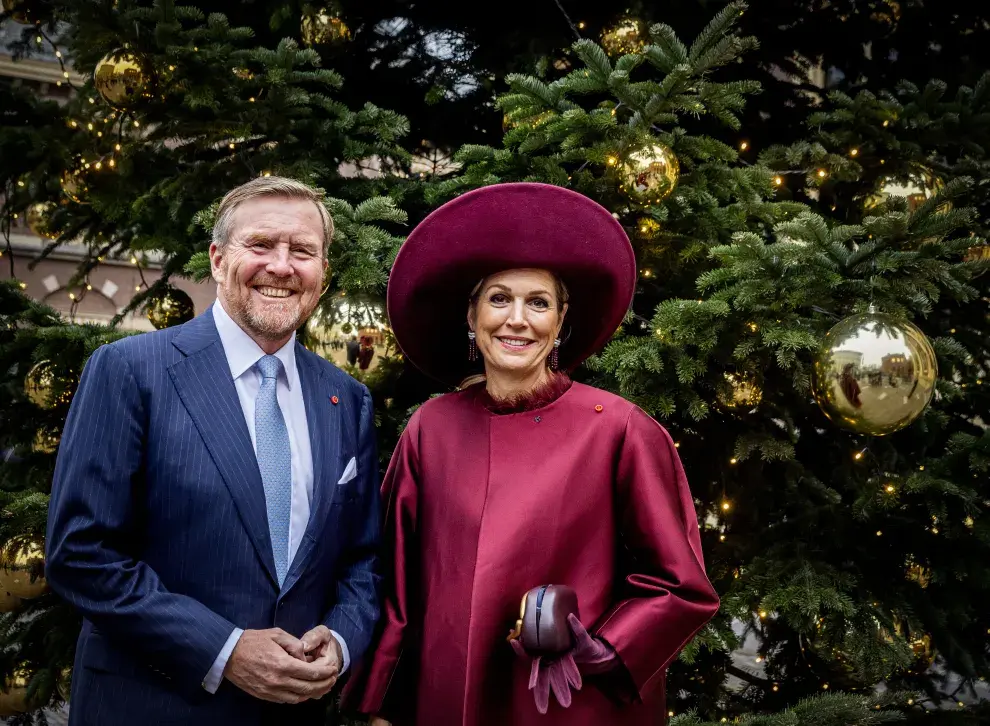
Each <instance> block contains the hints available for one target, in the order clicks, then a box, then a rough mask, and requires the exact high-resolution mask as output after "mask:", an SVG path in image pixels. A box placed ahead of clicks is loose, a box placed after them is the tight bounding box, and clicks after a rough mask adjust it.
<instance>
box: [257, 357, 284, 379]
mask: <svg viewBox="0 0 990 726" xmlns="http://www.w3.org/2000/svg"><path fill="white" fill-rule="evenodd" d="M257 366H258V370H259V371H260V372H261V377H262V378H263V379H265V380H267V379H269V378H278V372H279V371H280V370H282V361H280V360H279V359H278V358H276V357H275V356H273V355H265V356H262V357H261V358H259V359H258V363H257Z"/></svg>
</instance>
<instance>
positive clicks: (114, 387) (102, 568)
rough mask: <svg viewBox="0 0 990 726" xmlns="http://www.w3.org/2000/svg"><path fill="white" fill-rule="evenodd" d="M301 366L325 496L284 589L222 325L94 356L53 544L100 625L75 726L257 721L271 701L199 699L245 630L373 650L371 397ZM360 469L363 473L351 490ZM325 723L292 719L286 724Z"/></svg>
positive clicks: (56, 575)
mask: <svg viewBox="0 0 990 726" xmlns="http://www.w3.org/2000/svg"><path fill="white" fill-rule="evenodd" d="M296 356H297V364H298V369H299V373H300V381H301V385H302V390H303V393H304V395H305V401H306V413H307V418H308V420H309V427H310V441H311V444H312V450H313V465H314V488H313V502H312V507H311V515H310V521H309V524H308V526H307V529H306V533H305V535H304V537H303V541H302V543H301V544H300V546H299V551H298V552H297V554H296V556H295V558H294V559H293V562H292V565H291V567H290V568H289V572H288V573H287V575H286V579H285V582H284V584H283V587H282V589H281V592H280V591H279V587H278V582H277V576H276V568H275V563H274V558H273V556H272V547H271V539H270V537H269V532H268V520H267V512H266V504H265V493H264V487H263V484H262V479H261V473H260V471H259V467H258V463H257V458H256V457H255V454H254V449H253V447H252V445H251V441H250V437H249V435H248V431H247V426H246V424H245V421H244V416H243V413H242V411H241V408H240V404H239V401H238V399H237V394H236V391H235V389H234V384H233V380H232V379H231V376H230V370H229V367H228V365H227V362H226V359H225V356H224V353H223V349H222V347H221V345H220V342H219V337H218V335H217V332H216V327H215V325H214V323H213V318H212V314H211V313H210V312H207V313H205V314H203V315H201V316H199V317H198V318H196V319H195V320H193V321H191V322H189V323H187V324H185V325H183V326H180V327H178V328H172V329H167V330H163V331H157V332H153V333H148V334H145V335H140V336H135V337H132V338H127V339H124V340H121V341H118V342H116V343H113V344H111V345H109V346H104V347H103V348H100V349H99V350H98V351H96V353H94V354H93V356H92V358H91V359H90V361H89V363H88V364H87V366H86V370H85V371H84V373H83V377H82V380H81V382H80V385H79V390H78V392H77V393H76V395H75V397H74V399H73V403H72V407H71V410H70V413H69V418H68V421H67V423H66V427H65V431H64V433H63V437H62V445H61V447H60V450H59V457H58V464H57V467H56V473H55V479H54V481H53V485H52V498H51V504H50V508H49V522H48V537H47V547H48V553H47V576H48V579H49V582H50V583H51V585H52V587H53V589H55V591H56V592H57V593H58V594H60V595H61V596H62V597H64V598H65V599H66V600H67V601H68V602H70V603H71V604H72V605H74V606H75V607H76V608H77V609H79V611H80V612H81V613H82V614H83V616H84V618H85V620H84V623H83V630H82V633H81V635H80V638H79V644H78V649H77V653H76V669H75V671H74V675H73V693H72V708H71V715H70V724H71V726H83V725H85V724H94V725H96V724H99V726H117V725H118V724H119V725H120V726H124V725H125V724H127V725H128V726H129V725H130V724H133V723H135V722H140V721H141V720H143V721H144V722H145V723H147V724H165V723H181V724H190V725H192V726H195V725H197V724H203V725H204V726H207V725H209V726H223V725H226V724H231V726H233V725H234V724H238V725H240V724H246V725H248V726H252V725H254V724H259V723H260V719H261V715H260V714H261V712H262V709H261V706H260V703H259V702H257V701H254V700H253V699H251V698H250V697H248V696H246V695H245V694H243V693H242V692H240V691H239V690H237V689H236V688H235V687H233V686H232V685H231V684H230V683H228V682H224V683H222V684H221V686H220V688H219V689H218V691H217V693H216V694H215V695H211V694H208V693H207V692H206V691H205V690H203V688H202V687H201V681H202V679H203V677H204V676H205V674H206V673H207V671H208V670H209V668H210V666H211V665H212V663H213V661H214V659H215V658H216V656H217V654H218V653H219V651H220V649H221V647H222V646H223V644H224V642H225V641H226V639H227V636H228V635H229V634H230V633H231V631H232V630H233V628H234V627H235V626H236V627H241V628H245V629H248V628H257V629H261V628H269V627H274V626H277V627H281V628H283V629H284V630H286V631H288V632H290V633H293V634H295V635H297V636H298V635H302V634H303V633H304V632H305V631H307V630H309V629H310V628H312V627H314V626H315V625H317V624H319V623H324V624H327V625H328V627H330V628H331V629H333V630H335V631H337V632H338V633H340V634H341V636H342V637H343V638H344V639H345V640H346V641H347V643H348V647H349V649H350V652H351V657H352V659H354V660H357V659H359V658H360V657H361V654H362V653H363V652H364V651H365V649H366V648H367V647H368V644H369V641H370V637H371V633H372V631H373V629H374V623H375V621H376V619H377V617H378V600H377V587H378V579H379V578H378V574H377V550H378V517H379V512H378V491H377V489H378V481H377V480H378V476H377V473H378V472H377V460H376V459H377V457H376V455H375V446H374V427H373V419H372V411H371V399H370V396H369V395H368V393H367V390H366V389H365V388H364V387H363V386H361V385H360V384H359V383H357V382H356V381H354V380H353V379H351V378H349V377H348V376H346V375H345V374H343V373H342V372H341V371H339V370H337V369H336V368H334V367H333V366H332V365H330V364H329V363H327V362H326V361H323V360H322V359H321V358H319V357H317V356H315V355H313V354H312V353H310V352H308V351H306V350H305V349H304V348H302V346H298V347H297V350H296ZM331 396H337V397H338V399H339V405H333V404H332V403H331V402H330V398H331ZM351 457H356V459H357V462H358V476H357V477H355V478H354V479H353V480H351V481H349V482H347V483H346V484H344V485H341V486H338V485H337V483H336V482H337V481H338V479H339V478H340V475H341V474H342V472H343V470H344V467H345V465H346V463H347V462H348V461H349V460H350V458H351ZM291 709H295V710H291ZM276 711H278V709H276ZM279 712H281V711H279ZM310 713H311V712H307V710H306V708H299V707H291V708H290V710H289V711H287V712H285V716H284V722H285V723H300V724H305V723H309V722H310V721H309V715H310Z"/></svg>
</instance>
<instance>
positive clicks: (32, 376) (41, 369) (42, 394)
mask: <svg viewBox="0 0 990 726" xmlns="http://www.w3.org/2000/svg"><path fill="white" fill-rule="evenodd" d="M54 388H55V367H54V366H53V365H52V363H51V361H47V360H43V361H41V362H40V363H35V364H34V365H33V366H31V370H29V371H28V372H27V375H26V376H24V393H26V394H27V397H28V398H29V399H31V402H32V403H33V404H34V405H35V406H38V407H39V408H44V409H50V408H54V407H55V403H56V400H55V397H54V395H53V389H54Z"/></svg>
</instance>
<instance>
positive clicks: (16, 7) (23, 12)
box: [3, 0, 44, 25]
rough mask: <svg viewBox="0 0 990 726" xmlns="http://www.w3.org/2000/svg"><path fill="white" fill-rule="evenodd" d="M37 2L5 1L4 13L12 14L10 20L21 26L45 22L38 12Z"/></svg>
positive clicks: (24, 0)
mask: <svg viewBox="0 0 990 726" xmlns="http://www.w3.org/2000/svg"><path fill="white" fill-rule="evenodd" d="M37 5H38V3H37V0H3V11H4V12H5V13H10V16H9V17H10V19H11V20H13V21H14V22H15V23H20V24H21V25H34V24H36V23H40V22H42V21H43V20H44V17H43V16H42V15H41V14H40V13H39V12H38V8H37V7H36V6H37Z"/></svg>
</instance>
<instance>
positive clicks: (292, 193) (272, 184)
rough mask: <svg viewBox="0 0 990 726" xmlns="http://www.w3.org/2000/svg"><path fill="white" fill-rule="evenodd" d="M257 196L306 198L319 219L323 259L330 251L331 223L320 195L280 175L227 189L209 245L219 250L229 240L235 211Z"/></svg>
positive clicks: (318, 192) (311, 188) (308, 187)
mask: <svg viewBox="0 0 990 726" xmlns="http://www.w3.org/2000/svg"><path fill="white" fill-rule="evenodd" d="M258 197H284V198H286V199H308V200H309V201H311V202H313V203H314V204H315V205H316V208H317V209H318V210H319V212H320V219H321V220H323V257H324V258H326V256H327V254H328V252H329V250H330V240H331V239H333V220H332V219H331V218H330V213H329V212H328V211H327V208H326V207H325V206H324V205H323V192H321V191H319V190H317V189H313V187H311V186H309V185H307V184H303V183H302V182H300V181H296V180H295V179H287V178H286V177H282V176H261V177H258V178H257V179H252V180H251V181H249V182H247V183H246V184H241V185H240V186H239V187H236V188H234V189H231V190H230V191H229V192H227V194H226V195H224V198H223V199H222V200H221V201H220V208H219V209H217V218H216V221H215V222H214V223H213V244H215V245H216V246H217V248H218V249H220V250H221V251H222V250H223V249H224V248H225V247H226V246H227V243H228V242H229V241H230V231H231V226H232V222H233V218H234V212H235V211H236V209H237V208H238V207H239V206H240V205H241V204H243V203H244V202H246V201H248V200H249V199H256V198H258Z"/></svg>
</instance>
